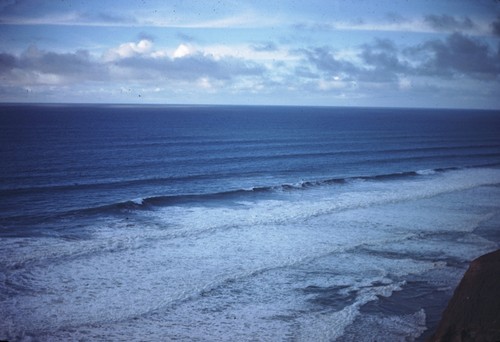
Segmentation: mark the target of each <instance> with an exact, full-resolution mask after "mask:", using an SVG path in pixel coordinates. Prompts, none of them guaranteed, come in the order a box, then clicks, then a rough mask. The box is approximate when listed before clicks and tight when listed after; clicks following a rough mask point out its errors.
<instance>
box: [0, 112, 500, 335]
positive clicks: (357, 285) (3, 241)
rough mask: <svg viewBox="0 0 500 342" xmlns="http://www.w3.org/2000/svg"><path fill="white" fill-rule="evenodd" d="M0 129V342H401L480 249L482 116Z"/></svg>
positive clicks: (111, 116) (493, 237)
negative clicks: (368, 340) (371, 339)
mask: <svg viewBox="0 0 500 342" xmlns="http://www.w3.org/2000/svg"><path fill="white" fill-rule="evenodd" d="M0 115H1V116H2V122H3V124H2V126H0V130H1V132H0V139H1V140H2V141H1V144H0V153H1V155H0V156H1V158H2V160H4V161H8V163H6V166H5V167H4V168H2V169H1V170H0V173H1V178H0V179H1V181H0V208H1V211H0V248H1V250H2V253H1V255H0V316H1V317H3V318H2V320H0V340H30V339H36V340H41V341H45V340H47V341H58V340H60V341H64V340H77V339H83V340H94V339H97V340H103V339H104V340H124V339H127V340H137V341H139V340H174V339H177V340H186V341H187V340H217V341H225V340H228V341H230V340H231V341H234V340H242V341H245V340H255V339H259V340H283V339H291V340H298V341H311V340H325V341H326V340H328V341H331V340H335V339H339V340H363V336H365V337H366V336H378V337H380V338H379V339H389V340H401V339H405V340H414V339H416V340H418V339H423V338H424V336H425V334H426V331H428V330H429V329H432V325H433V324H434V323H433V322H434V321H435V320H436V316H437V315H439V314H440V311H441V310H442V308H439V307H437V308H436V302H437V301H438V299H439V298H440V299H441V300H442V301H443V305H444V304H445V302H446V298H448V297H449V296H451V293H452V291H453V288H454V286H456V284H457V283H458V281H459V279H460V276H461V274H462V273H463V271H464V270H465V267H466V265H467V263H468V261H470V260H472V259H473V258H475V257H477V256H479V255H480V254H483V253H485V252H488V251H490V250H493V249H495V248H498V245H499V242H500V232H499V231H498V227H499V226H500V168H499V166H500V157H499V156H500V134H499V133H500V119H499V116H498V113H493V112H470V111H432V110H401V109H391V110H382V109H335V108H288V107H217V106H213V107H210V106H209V107H113V106H70V107H68V106H56V107H51V106H43V107H37V106H27V107H25V106H4V107H3V108H2V114H0ZM398 298H405V300H404V302H402V301H401V300H398ZM415 298H418V299H415Z"/></svg>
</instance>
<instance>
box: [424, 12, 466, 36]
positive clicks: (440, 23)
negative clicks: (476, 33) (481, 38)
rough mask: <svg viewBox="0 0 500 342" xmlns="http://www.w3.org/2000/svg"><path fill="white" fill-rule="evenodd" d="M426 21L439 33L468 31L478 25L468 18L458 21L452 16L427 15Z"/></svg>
mask: <svg viewBox="0 0 500 342" xmlns="http://www.w3.org/2000/svg"><path fill="white" fill-rule="evenodd" d="M424 21H425V22H426V23H427V24H428V25H429V26H430V27H432V28H433V29H435V30H437V31H445V32H447V31H464V30H465V31H467V30H472V29H474V28H475V27H476V24H475V23H474V22H473V21H472V20H471V19H470V18H468V17H463V18H461V19H457V18H455V17H452V16H450V15H446V14H443V15H427V16H425V17H424Z"/></svg>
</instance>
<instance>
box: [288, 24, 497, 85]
mask: <svg viewBox="0 0 500 342" xmlns="http://www.w3.org/2000/svg"><path fill="white" fill-rule="evenodd" d="M299 53H302V54H303V55H304V56H305V58H306V62H307V63H308V65H309V66H310V67H307V64H305V65H304V66H301V67H298V68H296V69H295V74H296V75H297V76H299V77H302V78H315V77H325V76H326V77H332V76H342V79H343V80H351V81H360V82H376V83H391V82H392V83H395V82H399V81H400V79H401V77H410V76H426V77H433V78H435V79H436V80H437V79H439V78H442V79H448V80H449V79H453V78H463V77H466V78H468V79H479V80H498V78H499V77H500V51H494V50H493V49H492V48H491V47H490V46H489V45H487V44H486V43H484V42H483V41H482V40H480V39H477V38H472V37H469V36H466V35H463V34H460V33H453V34H451V35H449V36H448V37H447V38H446V39H443V40H429V41H427V42H425V43H423V44H419V45H416V46H412V47H406V48H401V47H399V46H397V45H396V44H395V43H394V42H393V41H391V40H388V39H375V40H374V41H373V42H372V43H370V44H364V45H361V46H360V52H359V53H358V55H357V57H358V58H359V60H360V61H361V62H362V63H357V64H354V63H351V62H349V61H346V60H343V59H340V58H336V57H335V53H334V51H333V50H331V49H330V48H328V47H318V48H309V49H303V50H299Z"/></svg>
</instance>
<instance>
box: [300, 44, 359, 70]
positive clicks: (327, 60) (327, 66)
mask: <svg viewBox="0 0 500 342" xmlns="http://www.w3.org/2000/svg"><path fill="white" fill-rule="evenodd" d="M299 52H301V53H302V54H304V55H305V56H306V58H307V60H308V61H309V63H310V64H312V65H313V66H314V67H315V68H316V69H317V70H318V71H320V72H322V73H324V74H327V75H329V76H335V75H338V74H340V73H344V74H349V75H351V74H356V73H357V72H358V69H357V68H356V67H355V66H354V65H353V64H352V63H351V62H348V61H343V60H340V59H338V58H336V57H335V54H334V51H333V50H331V49H330V48H329V47H326V46H324V47H317V48H313V49H302V50H299Z"/></svg>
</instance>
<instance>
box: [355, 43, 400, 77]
mask: <svg viewBox="0 0 500 342" xmlns="http://www.w3.org/2000/svg"><path fill="white" fill-rule="evenodd" d="M360 57H361V59H362V60H363V61H364V63H365V64H366V66H368V68H364V70H362V71H361V72H360V79H361V80H366V81H371V82H389V81H394V80H397V79H398V74H404V73H407V72H408V71H409V66H408V65H407V63H406V62H403V61H402V60H401V59H400V57H399V51H398V48H397V47H396V45H395V44H394V43H393V42H392V41H391V40H388V39H376V40H375V42H374V43H372V44H365V45H363V46H362V50H361V53H360Z"/></svg>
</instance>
